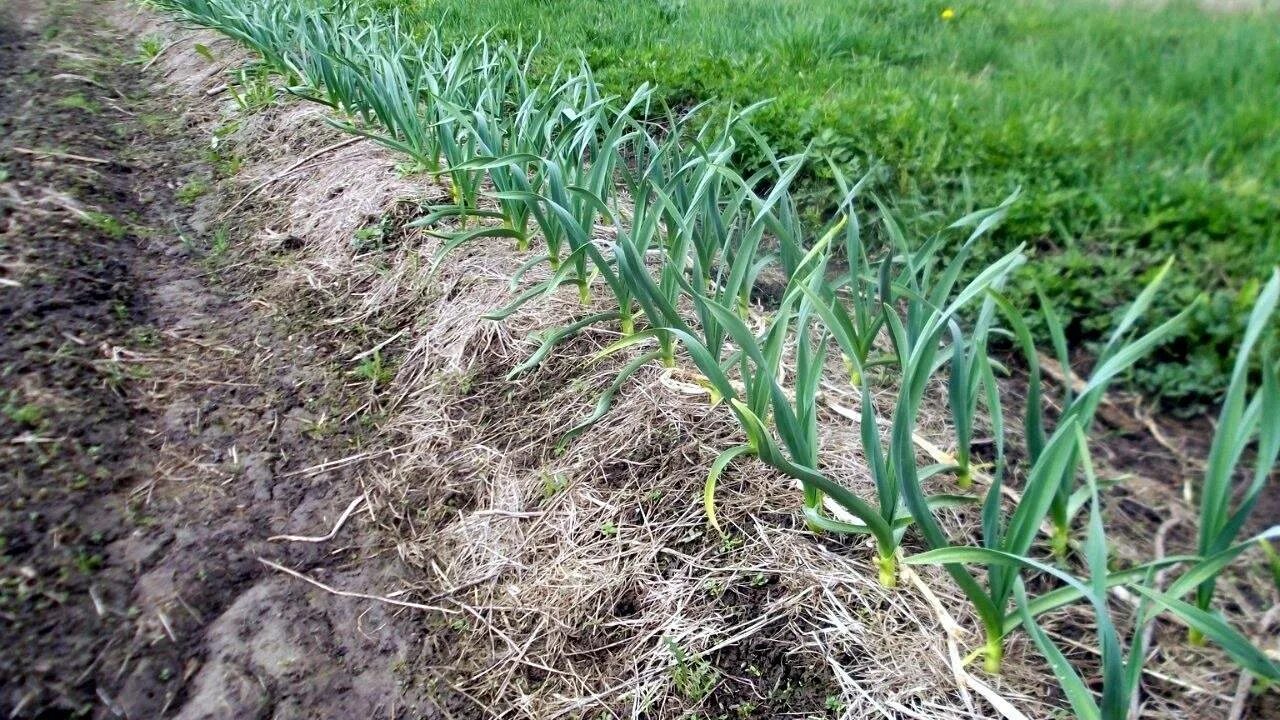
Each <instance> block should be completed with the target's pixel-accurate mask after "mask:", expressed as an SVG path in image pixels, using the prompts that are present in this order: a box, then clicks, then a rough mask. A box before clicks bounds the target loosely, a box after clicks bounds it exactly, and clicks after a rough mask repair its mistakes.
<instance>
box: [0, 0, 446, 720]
mask: <svg viewBox="0 0 1280 720" xmlns="http://www.w3.org/2000/svg"><path fill="white" fill-rule="evenodd" d="M100 7H101V6H95V7H89V6H87V5H86V4H84V3H80V2H77V1H74V0H70V1H67V2H60V3H53V4H51V5H47V6H46V5H45V4H44V3H41V2H25V3H24V2H17V3H8V4H7V5H6V6H5V7H4V8H3V9H2V10H0V108H3V114H4V116H3V118H2V119H0V168H2V171H3V177H2V178H0V280H2V281H3V285H2V286H0V318H3V327H2V329H0V333H2V334H0V405H2V406H3V413H0V442H2V443H3V445H0V553H2V555H0V648H3V651H2V652H0V715H2V716H4V717H128V718H155V717H160V716H166V717H168V716H174V717H180V718H201V717H220V718H221V717H226V718H232V717H234V718H257V717H273V718H301V717H307V718H316V717H332V718H339V717H340V718H350V717H375V716H376V717H424V716H425V717H430V716H431V715H430V713H429V711H428V709H425V708H418V709H414V707H415V705H416V704H417V702H416V701H415V699H414V698H412V697H408V696H406V695H405V694H404V693H403V692H401V691H400V680H399V678H398V675H397V672H398V663H399V662H400V661H401V660H403V658H405V657H406V656H407V654H408V652H409V649H410V648H411V647H413V645H414V643H415V642H416V641H417V639H418V637H419V635H420V634H421V631H420V630H418V629H417V628H415V627H414V626H413V625H412V624H411V623H408V622H406V620H405V618H404V617H402V616H401V615H399V614H397V613H394V612H392V610H395V608H392V607H390V606H387V605H384V604H379V603H369V602H367V601H360V600H353V599H347V598H341V597H336V596H334V595H330V594H327V593H323V592H319V591H316V590H315V589H314V588H312V587H310V586H308V585H306V584H304V583H302V582H300V581H299V580H297V579H294V578H291V577H289V576H287V575H284V574H281V573H278V572H274V571H272V570H270V569H268V568H267V567H266V566H264V565H263V564H262V563H260V562H259V560H258V558H259V557H266V558H270V559H272V560H274V561H275V562H278V563H281V564H283V565H287V566H289V567H292V568H297V569H299V570H301V571H303V572H307V573H309V574H310V575H311V576H313V577H315V578H317V579H319V580H322V581H323V582H326V583H329V584H331V585H334V586H338V587H345V586H348V585H351V586H357V587H360V588H370V587H379V586H382V585H386V584H387V582H388V581H390V580H391V579H392V578H394V576H395V575H396V573H397V565H396V563H395V562H394V561H392V560H391V559H378V558H373V559H371V558H369V557H367V556H368V555H369V554H370V553H371V552H372V551H373V550H374V546H373V545H372V543H371V541H370V540H369V534H368V532H367V529H368V526H369V523H368V522H367V521H366V520H365V516H364V514H363V513H358V514H357V515H356V516H355V517H353V518H352V519H351V520H350V521H349V522H348V523H347V524H346V526H345V527H344V528H343V529H342V532H341V534H340V535H339V536H338V538H337V539H336V540H335V541H334V542H332V543H328V544H325V545H323V546H319V545H315V544H309V543H296V542H269V541H268V540H267V538H268V537H270V536H272V535H275V534H277V533H300V534H305V535H312V534H323V533H324V532H326V531H327V530H328V529H329V528H330V527H331V526H332V524H333V522H334V521H335V519H336V517H337V515H338V514H339V513H340V512H341V511H342V509H343V508H345V507H346V506H347V504H348V503H349V502H350V501H351V500H352V499H353V498H356V497H358V496H359V495H360V494H361V493H362V488H361V487H360V485H359V483H358V482H356V481H355V480H354V478H355V474H354V473H355V468H356V467H357V466H358V465H357V464H347V465H344V466H340V467H336V468H333V469H330V470H325V471H307V470H306V469H307V468H310V467H312V466H314V465H317V464H319V463H322V462H325V461H330V460H334V459H337V458H343V457H347V456H350V455H353V454H354V453H357V452H360V451H361V450H366V449H368V448H367V447H365V445H364V442H365V438H366V437H368V436H369V435H370V433H369V432H367V428H368V427H371V426H372V425H373V422H374V421H376V417H374V416H373V414H372V411H373V410H374V409H376V405H373V404H370V402H369V396H370V384H369V383H368V382H362V381H359V380H358V379H353V378H352V377H351V376H350V375H349V373H348V372H347V370H348V368H337V367H334V366H333V364H332V361H331V359H330V357H331V356H330V353H331V352H332V351H333V348H332V347H330V346H328V345H326V342H327V341H326V340H323V339H317V335H316V333H314V332H313V330H312V329H309V327H308V323H309V322H310V320H309V318H308V317H307V316H306V313H305V309H301V310H299V309H295V310H294V311H293V314H292V315H291V316H289V317H283V316H281V315H279V314H272V312H270V311H268V310H266V309H264V308H263V307H262V306H261V305H260V304H256V303H251V302H250V299H249V297H247V296H245V295H244V294H243V293H242V292H241V288H238V287H237V286H236V285H235V284H234V283H231V282H227V283H224V282H222V281H220V278H221V277H223V276H224V275H225V273H223V272H222V265H223V263H225V260H223V259H222V258H221V255H220V253H222V252H223V249H222V248H221V247H219V246H218V245H217V244H216V243H217V241H216V240H211V239H210V237H211V236H210V235H209V234H204V235H201V234H200V233H197V232H194V231H193V230H192V229H191V228H190V225H189V222H188V221H189V220H190V218H191V216H192V214H193V208H191V207H188V206H187V205H186V204H184V203H190V202H193V201H194V202H195V203H196V204H198V203H199V199H198V198H194V197H192V196H193V195H194V194H196V193H195V192H194V191H193V190H192V189H191V188H193V187H198V186H193V185H192V184H191V181H192V179H193V178H199V177H212V175H213V174H214V172H215V171H214V170H213V169H212V168H210V167H209V166H208V165H207V164H206V163H205V162H204V160H203V158H202V155H201V153H200V149H199V148H198V147H196V146H195V144H196V143H197V142H198V140H197V139H195V138H193V137H192V136H190V135H188V134H186V133H184V132H183V130H184V128H183V127H181V125H180V123H175V122H174V121H173V120H172V119H173V118H174V117H180V116H181V113H180V112H175V108H173V107H168V106H165V105H164V100H163V98H157V97H156V96H154V95H153V94H149V91H148V88H147V83H146V82H144V80H143V75H142V74H141V73H140V65H141V63H139V62H132V63H130V61H132V60H134V59H135V56H134V50H133V48H134V47H135V43H136V38H133V37H130V36H127V35H125V34H123V33H121V32H120V31H118V30H113V29H112V27H111V25H110V24H109V23H104V22H101V19H100V17H99V16H98V15H99V13H98V12H97V11H98V9H99V8H100ZM46 151H47V152H46ZM73 156H74V157H73ZM86 158H87V159H86ZM184 189H185V192H184ZM177 197H181V198H182V200H178V199H175V198H177ZM187 238H197V239H195V240H188V239H187ZM210 243H214V244H212V245H211V244H210Z"/></svg>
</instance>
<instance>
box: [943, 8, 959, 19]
mask: <svg viewBox="0 0 1280 720" xmlns="http://www.w3.org/2000/svg"><path fill="white" fill-rule="evenodd" d="M955 17H956V11H955V10H952V9H951V8H946V9H945V10H943V11H942V19H943V20H954V19H955Z"/></svg>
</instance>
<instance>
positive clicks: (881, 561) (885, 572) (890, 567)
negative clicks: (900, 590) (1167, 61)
mask: <svg viewBox="0 0 1280 720" xmlns="http://www.w3.org/2000/svg"><path fill="white" fill-rule="evenodd" d="M876 567H877V568H879V570H880V585H881V586H882V587H886V588H895V587H897V586H898V558H897V557H896V556H895V555H894V554H893V552H892V551H890V552H889V554H888V555H881V556H880V557H878V558H876Z"/></svg>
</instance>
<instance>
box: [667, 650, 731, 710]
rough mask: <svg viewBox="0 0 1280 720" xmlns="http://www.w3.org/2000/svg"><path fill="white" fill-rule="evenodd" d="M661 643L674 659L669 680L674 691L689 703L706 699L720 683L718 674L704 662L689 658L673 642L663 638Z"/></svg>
mask: <svg viewBox="0 0 1280 720" xmlns="http://www.w3.org/2000/svg"><path fill="white" fill-rule="evenodd" d="M662 641H663V642H665V643H666V644H667V649H669V650H670V651H671V654H672V656H674V657H675V659H676V664H675V666H674V667H672V669H671V680H672V682H674V683H675V686H676V690H677V691H678V692H679V693H680V694H681V695H682V696H683V697H684V698H685V699H686V700H688V701H690V702H701V701H702V700H704V699H706V697H707V696H708V695H710V694H711V691H712V690H715V688H716V685H717V684H718V683H719V682H720V673H719V672H717V671H716V669H715V667H714V666H712V665H711V663H709V662H707V661H706V660H704V659H702V658H692V657H689V655H688V654H687V653H685V651H684V650H683V649H682V648H681V647H680V646H679V645H678V644H676V642H675V641H674V640H672V639H670V638H666V637H664V638H662Z"/></svg>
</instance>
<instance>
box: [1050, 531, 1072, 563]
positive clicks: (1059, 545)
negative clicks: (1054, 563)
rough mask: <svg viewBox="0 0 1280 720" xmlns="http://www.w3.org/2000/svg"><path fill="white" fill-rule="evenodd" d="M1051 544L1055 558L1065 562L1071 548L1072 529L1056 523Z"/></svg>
mask: <svg viewBox="0 0 1280 720" xmlns="http://www.w3.org/2000/svg"><path fill="white" fill-rule="evenodd" d="M1049 544H1050V546H1051V547H1052V548H1053V556H1054V557H1055V558H1057V559H1059V560H1065V559H1066V557H1067V550H1068V549H1070V547H1071V528H1070V527H1068V526H1067V525H1061V524H1058V523H1054V525H1053V536H1052V537H1050V538H1049Z"/></svg>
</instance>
